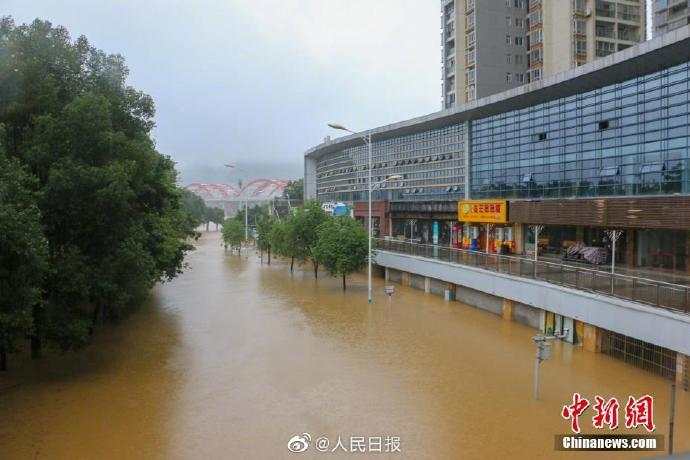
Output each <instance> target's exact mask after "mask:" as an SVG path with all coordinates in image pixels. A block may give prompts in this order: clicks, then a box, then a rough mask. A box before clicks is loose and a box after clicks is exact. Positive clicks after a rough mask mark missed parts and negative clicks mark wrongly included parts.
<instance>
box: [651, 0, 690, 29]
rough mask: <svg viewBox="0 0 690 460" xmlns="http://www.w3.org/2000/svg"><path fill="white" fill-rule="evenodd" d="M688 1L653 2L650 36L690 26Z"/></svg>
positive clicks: (663, 0) (656, 0)
mask: <svg viewBox="0 0 690 460" xmlns="http://www.w3.org/2000/svg"><path fill="white" fill-rule="evenodd" d="M689 7H690V1H689V0H653V6H652V11H653V12H654V16H653V18H652V24H653V25H654V28H653V30H652V34H653V35H654V36H655V37H656V36H657V35H660V34H664V33H666V32H669V31H671V30H673V29H677V28H679V27H683V26H686V25H688V24H690V8H689Z"/></svg>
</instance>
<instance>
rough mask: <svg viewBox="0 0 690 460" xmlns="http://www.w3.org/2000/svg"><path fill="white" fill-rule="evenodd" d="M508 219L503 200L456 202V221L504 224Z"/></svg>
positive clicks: (506, 205) (506, 206)
mask: <svg viewBox="0 0 690 460" xmlns="http://www.w3.org/2000/svg"><path fill="white" fill-rule="evenodd" d="M507 217H508V203H507V202H506V201H504V200H462V201H460V202H458V220H459V221H461V222H481V223H493V224H504V223H506V222H507Z"/></svg>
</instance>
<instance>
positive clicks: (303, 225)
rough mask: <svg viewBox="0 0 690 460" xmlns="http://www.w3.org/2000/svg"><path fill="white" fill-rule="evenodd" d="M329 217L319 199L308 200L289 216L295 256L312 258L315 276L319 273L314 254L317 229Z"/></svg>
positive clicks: (304, 258)
mask: <svg viewBox="0 0 690 460" xmlns="http://www.w3.org/2000/svg"><path fill="white" fill-rule="evenodd" d="M329 218H330V217H329V216H328V214H326V212H325V211H324V210H323V208H322V207H321V205H320V204H319V203H318V202H317V201H307V202H306V203H305V204H304V206H302V207H300V208H297V209H296V210H295V212H294V214H293V215H292V216H290V218H289V222H290V225H291V228H292V232H291V234H290V236H291V237H292V238H293V241H292V245H293V246H294V253H295V257H296V258H297V259H298V260H299V261H300V262H304V261H305V260H306V259H311V261H312V264H313V267H314V277H315V278H318V275H319V261H318V259H317V258H316V257H315V256H314V247H315V245H316V242H317V239H318V235H317V229H318V228H319V226H320V225H321V224H323V223H324V222H325V221H326V220H327V219H329Z"/></svg>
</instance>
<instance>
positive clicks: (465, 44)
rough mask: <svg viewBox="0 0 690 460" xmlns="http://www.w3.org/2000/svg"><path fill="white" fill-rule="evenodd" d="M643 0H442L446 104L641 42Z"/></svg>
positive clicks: (562, 69)
mask: <svg viewBox="0 0 690 460" xmlns="http://www.w3.org/2000/svg"><path fill="white" fill-rule="evenodd" d="M645 14H646V3H645V1H644V0H615V1H614V0H549V1H545V0H483V1H481V2H479V1H477V0H442V2H441V25H442V31H441V37H442V63H443V65H442V75H443V78H442V81H443V84H442V97H443V104H442V107H444V108H451V107H453V106H455V105H456V104H464V103H467V102H471V101H474V100H476V99H481V98H482V97H486V96H489V95H491V94H496V93H499V92H502V91H505V90H507V89H510V88H514V87H516V86H520V85H523V84H525V83H529V82H534V81H539V80H541V79H542V78H545V77H548V76H550V75H554V74H556V73H558V72H563V71H566V70H568V69H571V68H574V67H577V66H580V65H583V64H585V63H587V62H591V61H593V60H595V59H598V58H601V57H605V56H608V55H610V54H612V53H615V52H618V51H622V50H624V49H626V48H628V47H630V46H632V45H634V44H636V43H638V42H641V41H644V40H645Z"/></svg>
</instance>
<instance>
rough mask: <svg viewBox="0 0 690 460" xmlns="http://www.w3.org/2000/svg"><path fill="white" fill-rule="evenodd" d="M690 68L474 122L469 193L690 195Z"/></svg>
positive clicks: (486, 195)
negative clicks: (689, 70)
mask: <svg viewBox="0 0 690 460" xmlns="http://www.w3.org/2000/svg"><path fill="white" fill-rule="evenodd" d="M688 69H689V66H688V63H684V64H681V65H678V66H675V67H672V68H668V69H665V70H661V71H657V72H655V73H652V74H648V75H645V76H640V77H636V78H631V79H630V80H627V81H624V82H622V83H617V84H613V85H609V86H605V87H602V88H599V89H595V90H592V91H589V92H585V93H581V94H576V95H572V96H568V97H563V98H559V99H555V100H552V101H549V102H545V103H541V104H539V105H534V106H530V107H527V108H523V109H519V110H513V111H507V112H503V113H500V114H497V115H493V116H490V117H487V118H483V119H479V120H475V121H473V122H472V123H471V126H472V127H471V131H472V150H471V151H472V154H471V196H472V198H494V197H502V198H559V197H561V198H570V197H591V196H621V195H627V196H630V195H666V194H678V193H682V194H687V193H689V192H690V177H689V175H688V171H689V170H690V155H689V154H688V141H689V137H688V136H689V134H690V132H689V131H688V128H689V125H690V122H689V119H688V116H689V115H688V113H689V112H690V110H689V109H690V103H689V99H688V82H689V80H690V74H689V73H688Z"/></svg>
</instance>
